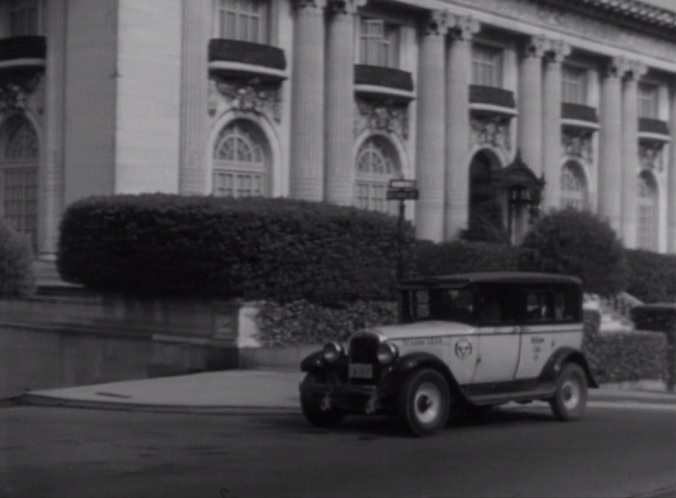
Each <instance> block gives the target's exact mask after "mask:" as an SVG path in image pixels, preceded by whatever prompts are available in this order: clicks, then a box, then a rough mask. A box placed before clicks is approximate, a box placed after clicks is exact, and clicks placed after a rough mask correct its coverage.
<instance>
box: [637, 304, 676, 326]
mask: <svg viewBox="0 0 676 498" xmlns="http://www.w3.org/2000/svg"><path fill="white" fill-rule="evenodd" d="M631 319H632V321H633V322H634V325H635V326H636V328H637V329H639V330H651V331H656V332H665V333H669V334H676V304H670V303H664V304H647V305H644V306H636V307H634V308H632V310H631Z"/></svg>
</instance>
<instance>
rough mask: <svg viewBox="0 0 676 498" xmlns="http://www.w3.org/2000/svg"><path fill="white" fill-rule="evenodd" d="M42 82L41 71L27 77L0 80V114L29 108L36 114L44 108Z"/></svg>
mask: <svg viewBox="0 0 676 498" xmlns="http://www.w3.org/2000/svg"><path fill="white" fill-rule="evenodd" d="M43 85H44V82H43V75H42V73H38V74H34V75H33V76H31V77H29V78H25V77H24V78H12V79H10V78H8V79H3V80H0V114H1V113H4V112H12V111H20V110H26V109H31V110H32V111H34V112H35V113H36V114H42V113H43V110H44V87H43Z"/></svg>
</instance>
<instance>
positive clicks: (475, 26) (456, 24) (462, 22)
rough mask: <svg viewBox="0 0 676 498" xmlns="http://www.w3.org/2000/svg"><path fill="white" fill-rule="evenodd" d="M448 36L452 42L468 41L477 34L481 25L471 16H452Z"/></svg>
mask: <svg viewBox="0 0 676 498" xmlns="http://www.w3.org/2000/svg"><path fill="white" fill-rule="evenodd" d="M450 24H451V27H450V29H449V34H450V36H451V38H452V39H453V40H459V41H468V40H471V39H472V37H473V36H474V35H475V34H477V33H478V32H479V29H481V25H480V24H479V21H477V20H476V19H474V18H473V17H472V16H455V15H453V16H452V19H451V23H450Z"/></svg>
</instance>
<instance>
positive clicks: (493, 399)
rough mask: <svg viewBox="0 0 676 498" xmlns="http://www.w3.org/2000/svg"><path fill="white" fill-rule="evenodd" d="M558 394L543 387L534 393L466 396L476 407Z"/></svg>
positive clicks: (540, 398) (537, 398) (551, 389)
mask: <svg viewBox="0 0 676 498" xmlns="http://www.w3.org/2000/svg"><path fill="white" fill-rule="evenodd" d="M555 392H556V390H555V389H553V388H549V387H543V388H539V389H535V390H533V391H526V392H523V391H521V392H513V393H500V394H475V395H471V396H469V395H467V394H465V396H466V398H467V400H468V401H469V402H470V403H472V404H474V405H495V404H500V403H508V402H510V401H516V402H519V401H534V400H542V399H546V398H551V397H552V396H554V393H555Z"/></svg>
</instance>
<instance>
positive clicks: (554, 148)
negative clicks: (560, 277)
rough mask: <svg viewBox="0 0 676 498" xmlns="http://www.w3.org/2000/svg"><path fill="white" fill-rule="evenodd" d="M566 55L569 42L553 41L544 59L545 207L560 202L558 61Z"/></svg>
mask: <svg viewBox="0 0 676 498" xmlns="http://www.w3.org/2000/svg"><path fill="white" fill-rule="evenodd" d="M569 54H570V46H569V45H568V44H566V43H564V42H562V41H552V42H551V43H550V47H549V50H548V52H547V57H546V59H545V61H546V63H545V75H544V95H543V96H544V98H543V123H542V133H543V139H542V164H543V169H544V175H545V188H544V199H543V204H544V208H545V209H551V208H554V209H558V208H559V207H560V205H561V167H560V164H561V63H562V62H563V60H564V59H565V58H566V56H568V55H569Z"/></svg>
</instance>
